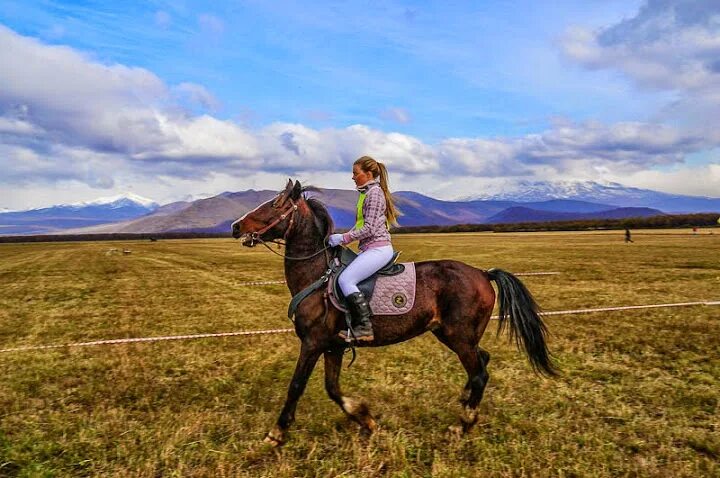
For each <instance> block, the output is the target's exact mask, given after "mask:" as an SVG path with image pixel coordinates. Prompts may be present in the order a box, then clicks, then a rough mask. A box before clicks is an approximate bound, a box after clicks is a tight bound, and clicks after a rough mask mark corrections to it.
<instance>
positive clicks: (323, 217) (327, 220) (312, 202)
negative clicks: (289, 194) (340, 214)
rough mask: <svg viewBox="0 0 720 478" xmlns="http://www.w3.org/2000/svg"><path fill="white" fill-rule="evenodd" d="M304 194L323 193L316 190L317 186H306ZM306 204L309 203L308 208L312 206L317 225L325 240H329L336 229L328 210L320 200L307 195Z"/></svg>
mask: <svg viewBox="0 0 720 478" xmlns="http://www.w3.org/2000/svg"><path fill="white" fill-rule="evenodd" d="M302 192H303V193H309V192H315V193H321V191H320V189H318V188H316V187H315V186H304V187H303V188H302ZM305 202H307V204H308V206H310V209H311V210H312V212H313V216H314V221H315V224H317V226H318V228H319V229H320V232H321V233H322V234H323V239H327V238H328V236H330V234H331V233H332V232H333V230H334V228H335V226H334V224H333V220H332V216H330V213H329V212H328V210H327V208H326V207H325V205H324V204H323V203H322V201H320V200H319V199H318V198H316V197H310V196H308V195H307V194H305Z"/></svg>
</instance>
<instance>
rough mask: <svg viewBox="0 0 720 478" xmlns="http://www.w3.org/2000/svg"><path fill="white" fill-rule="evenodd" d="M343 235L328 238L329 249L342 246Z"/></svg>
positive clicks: (333, 235) (332, 235)
mask: <svg viewBox="0 0 720 478" xmlns="http://www.w3.org/2000/svg"><path fill="white" fill-rule="evenodd" d="M342 240H343V235H342V234H331V235H330V238H329V239H328V244H329V245H330V247H335V246H339V245H340V244H342Z"/></svg>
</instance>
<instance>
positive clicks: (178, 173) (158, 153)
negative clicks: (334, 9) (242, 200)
mask: <svg viewBox="0 0 720 478" xmlns="http://www.w3.org/2000/svg"><path fill="white" fill-rule="evenodd" d="M0 44H2V45H3V48H2V49H0V64H2V65H3V66H4V68H2V69H1V70H0V170H2V171H3V174H2V175H0V184H1V185H2V187H3V192H4V193H5V194H12V195H14V197H15V199H13V200H12V201H11V202H10V203H8V204H0V206H4V207H23V205H22V204H18V202H20V201H21V199H18V198H20V197H24V198H26V200H27V201H30V199H27V198H28V196H27V191H35V190H37V189H36V188H35V185H40V184H42V185H43V187H45V188H50V189H52V188H56V187H57V185H58V184H63V185H67V184H74V185H77V184H85V185H86V186H84V187H83V188H79V189H78V190H82V191H84V193H83V194H85V193H88V194H89V191H95V190H97V189H101V188H120V189H123V190H124V189H127V185H128V184H133V185H137V187H138V188H144V189H143V190H138V191H136V192H138V193H139V194H141V195H144V196H148V197H152V198H153V199H156V200H160V201H163V200H166V199H167V198H169V197H171V196H173V195H174V194H175V193H173V192H171V191H172V190H173V189H174V188H178V189H181V191H178V192H177V195H176V196H175V197H180V196H184V195H187V194H193V193H197V192H201V191H202V192H215V191H217V192H221V191H222V190H226V189H230V190H238V189H243V188H247V187H253V186H250V185H251V184H258V185H259V184H262V186H263V187H268V188H271V189H276V188H277V187H278V185H282V183H283V182H284V181H283V179H284V178H287V176H289V175H292V176H294V177H301V178H309V179H311V180H312V179H315V183H316V184H318V185H321V186H325V187H332V186H334V187H352V185H351V184H350V183H349V181H348V171H349V169H350V164H352V161H353V160H354V159H356V158H357V157H358V156H361V155H364V154H369V155H371V156H373V157H375V158H377V159H378V160H380V161H382V162H384V163H386V164H387V166H388V168H389V169H390V171H391V172H392V177H393V179H394V180H396V181H398V182H397V183H396V186H397V187H398V189H412V188H413V187H418V188H420V187H422V188H423V189H422V190H423V191H426V192H428V193H433V192H435V193H436V194H442V195H444V197H451V196H452V197H457V196H458V195H462V193H463V189H464V190H465V192H467V193H469V192H472V191H473V188H475V187H477V185H478V184H487V183H488V181H493V180H497V179H496V178H500V177H513V178H514V177H526V178H537V179H560V178H562V179H572V178H580V179H595V178H598V176H599V177H600V178H601V179H602V178H604V177H609V176H612V175H627V176H628V177H630V176H632V177H634V178H641V177H643V176H642V175H643V174H645V173H644V171H646V170H647V169H648V168H651V167H655V166H667V165H672V164H681V163H682V162H683V160H684V158H685V156H686V155H687V154H689V153H693V152H696V151H701V150H703V149H707V148H709V147H711V146H712V144H711V142H709V141H708V140H707V139H703V138H702V137H701V136H698V135H697V134H689V133H683V132H682V131H679V130H677V129H674V128H672V127H669V126H662V125H657V124H649V123H639V122H625V123H617V124H612V125H604V124H601V123H597V122H585V123H573V122H570V121H564V122H563V121H558V122H556V124H555V125H554V126H552V127H551V128H550V129H548V130H547V131H544V132H541V133H537V134H529V135H526V136H521V137H514V138H513V137H510V138H508V137H498V138H449V139H445V140H443V141H440V142H439V143H437V144H426V143H424V142H423V141H422V140H420V139H418V138H415V137H413V136H410V135H406V134H401V133H394V132H384V131H379V130H377V129H373V128H370V127H368V126H365V125H353V126H349V127H346V128H325V129H314V128H310V127H307V126H305V125H302V124H294V123H273V124H270V125H267V126H265V127H262V128H259V129H250V128H247V127H243V126H241V125H239V124H237V123H235V122H233V121H230V120H225V119H220V118H217V117H215V116H212V115H211V114H208V113H204V114H195V113H193V111H192V109H194V108H190V109H187V108H185V107H184V105H187V104H188V103H190V105H191V106H193V107H197V106H200V107H202V108H206V109H213V108H217V107H219V102H217V100H216V99H215V97H214V96H213V95H212V93H211V92H209V91H207V90H206V89H205V88H204V87H202V86H201V85H195V84H190V83H181V84H180V85H177V86H173V85H167V84H165V82H163V81H162V80H161V79H160V78H158V77H157V76H156V75H155V74H154V73H152V72H150V71H148V70H145V69H142V68H133V67H128V66H125V65H117V64H115V65H104V64H101V63H99V62H97V61H95V60H94V59H92V58H91V57H89V56H87V55H84V54H82V53H80V52H78V51H76V50H73V49H71V48H68V47H62V46H49V45H44V44H42V43H40V42H38V41H37V40H34V39H31V38H27V37H23V36H20V35H18V34H17V33H15V32H13V31H11V30H8V29H7V28H4V27H1V26H0ZM50 79H51V81H50ZM408 118H409V117H408ZM644 177H648V178H652V177H654V178H655V179H654V180H656V181H658V183H659V184H666V183H664V182H663V181H664V180H663V179H662V178H663V177H665V176H662V175H659V176H658V175H656V176H652V175H647V174H646V175H645V176H644ZM249 178H251V179H249ZM276 179H277V180H278V181H279V182H278V183H277V184H275V183H274V181H275V180H276ZM253 181H255V182H253ZM332 181H338V182H339V183H338V184H335V183H332ZM448 181H450V182H448ZM638 181H639V179H638ZM271 183H272V184H273V185H272V186H271V185H270V184H271ZM713 184H714V183H713ZM414 185H417V186H414ZM218 188H223V189H220V190H218ZM185 189H186V190H185ZM153 191H156V192H158V191H163V192H162V195H163V197H158V195H157V194H153ZM98 195H107V193H103V194H98ZM72 199H73V200H85V199H92V197H79V198H72Z"/></svg>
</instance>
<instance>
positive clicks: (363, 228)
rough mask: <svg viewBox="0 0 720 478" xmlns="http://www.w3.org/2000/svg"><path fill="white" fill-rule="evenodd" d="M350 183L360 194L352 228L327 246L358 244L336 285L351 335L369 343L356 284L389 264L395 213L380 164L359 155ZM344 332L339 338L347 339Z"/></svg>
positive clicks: (369, 327) (363, 303)
mask: <svg viewBox="0 0 720 478" xmlns="http://www.w3.org/2000/svg"><path fill="white" fill-rule="evenodd" d="M353 181H355V185H356V186H357V190H358V191H360V198H359V199H358V203H357V216H356V222H355V226H354V227H353V228H352V229H351V230H350V231H348V232H346V233H345V234H332V235H331V236H330V238H329V239H328V243H329V244H330V245H331V246H333V247H334V246H337V245H341V244H349V243H351V242H354V241H360V244H359V247H360V253H359V254H358V256H357V258H356V259H355V260H353V261H352V262H351V263H350V265H349V266H347V268H345V270H344V271H343V272H342V274H340V277H338V284H339V285H340V289H341V290H342V292H343V294H344V295H345V298H346V299H347V301H348V303H349V304H350V312H351V314H352V317H353V334H354V336H355V339H356V340H359V341H372V340H373V339H374V338H375V337H374V336H373V330H372V324H371V323H370V315H371V311H370V306H369V305H368V302H367V299H366V298H365V296H364V295H363V293H362V292H360V289H358V287H357V285H358V283H359V282H362V281H363V280H364V279H367V278H368V277H370V276H371V275H373V274H374V273H376V272H377V271H378V270H380V268H381V267H382V266H384V265H385V264H387V263H388V262H390V259H392V256H393V247H392V243H391V242H390V232H389V231H388V225H389V224H393V225H397V217H398V215H399V212H398V210H397V209H396V208H395V205H394V204H393V200H392V196H391V195H390V189H389V188H388V173H387V169H386V168H385V165H384V164H383V163H380V162H377V161H375V160H374V159H373V158H371V157H370V156H363V157H362V158H359V159H358V160H356V161H355V163H353ZM347 334H348V332H347V331H342V332H340V337H342V338H343V339H345V340H350V338H349V337H348V336H347Z"/></svg>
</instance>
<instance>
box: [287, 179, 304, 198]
mask: <svg viewBox="0 0 720 478" xmlns="http://www.w3.org/2000/svg"><path fill="white" fill-rule="evenodd" d="M300 194H302V186H301V185H300V181H295V186H293V190H292V193H291V194H290V197H291V198H292V200H293V201H297V200H298V199H300Z"/></svg>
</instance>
